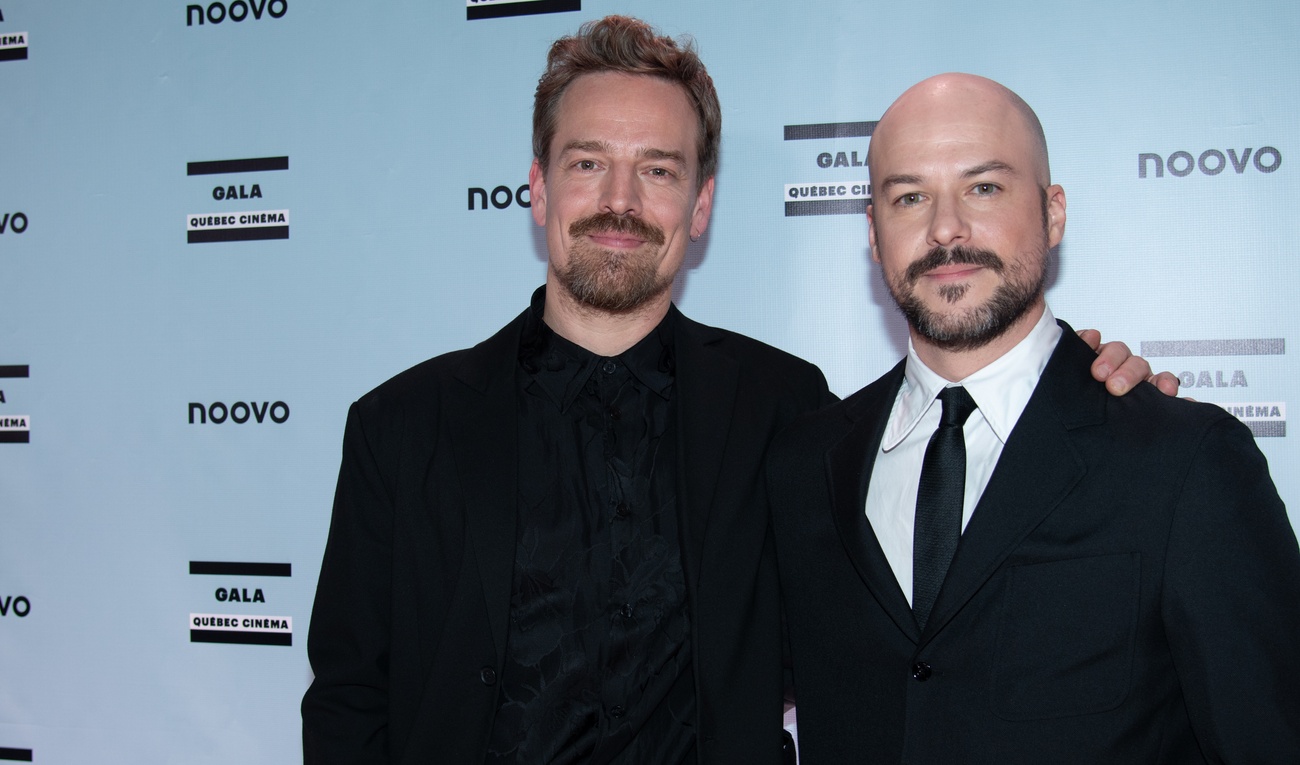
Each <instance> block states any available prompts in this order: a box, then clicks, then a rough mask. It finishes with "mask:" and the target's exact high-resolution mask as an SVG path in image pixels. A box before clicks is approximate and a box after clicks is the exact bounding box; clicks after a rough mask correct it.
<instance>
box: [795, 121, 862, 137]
mask: <svg viewBox="0 0 1300 765" xmlns="http://www.w3.org/2000/svg"><path fill="white" fill-rule="evenodd" d="M875 129H876V123H875V122H820V123H817V124H815V125H786V126H785V140H787V141H808V140H813V139H818V138H870V137H871V134H872V133H873V132H874V131H875Z"/></svg>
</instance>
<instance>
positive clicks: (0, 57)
mask: <svg viewBox="0 0 1300 765" xmlns="http://www.w3.org/2000/svg"><path fill="white" fill-rule="evenodd" d="M26 60H27V49H26V48H0V61H26ZM3 751H4V750H3V749H0V752H3ZM2 759H4V758H3V757H0V760H2Z"/></svg>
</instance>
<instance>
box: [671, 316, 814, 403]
mask: <svg viewBox="0 0 1300 765" xmlns="http://www.w3.org/2000/svg"><path fill="white" fill-rule="evenodd" d="M673 311H674V313H675V314H676V321H677V322H678V324H677V330H678V331H679V333H680V335H679V337H678V342H687V343H694V344H697V345H701V346H703V347H705V348H707V349H708V350H710V351H712V352H715V353H719V354H722V355H723V356H726V357H728V358H730V359H731V360H732V361H734V362H735V363H736V364H737V365H738V367H739V369H740V374H741V379H742V380H743V381H744V383H745V384H746V385H747V386H749V387H750V388H751V389H753V390H756V391H764V392H766V393H768V394H769V395H771V396H774V397H776V398H778V399H781V400H787V399H789V400H795V401H798V402H800V404H801V406H800V408H801V410H804V411H806V410H809V409H814V408H819V407H822V406H825V405H826V404H828V403H830V402H832V401H834V400H835V399H834V396H832V395H831V393H830V389H829V387H828V386H827V384H826V377H825V375H823V374H822V371H821V369H819V368H818V367H817V365H816V364H813V363H812V362H809V361H805V360H804V359H801V358H799V357H798V356H795V355H794V354H792V353H789V352H787V351H783V350H781V349H780V348H777V347H775V346H772V345H768V344H767V343H764V342H763V341H761V340H755V339H754V338H752V337H748V336H746V335H742V334H740V333H739V332H733V331H731V330H729V329H722V328H720V327H711V326H709V325H707V324H701V323H700V322H697V321H694V320H692V319H690V318H688V317H686V316H685V315H683V314H682V313H680V312H679V311H677V310H676V308H675V307H674V309H673Z"/></svg>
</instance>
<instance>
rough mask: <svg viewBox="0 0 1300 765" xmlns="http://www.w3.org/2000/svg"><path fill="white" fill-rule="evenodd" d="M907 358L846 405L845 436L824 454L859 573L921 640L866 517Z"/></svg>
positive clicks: (834, 504) (834, 507) (842, 530)
mask: <svg viewBox="0 0 1300 765" xmlns="http://www.w3.org/2000/svg"><path fill="white" fill-rule="evenodd" d="M905 363H906V362H900V363H899V364H898V365H897V366H895V367H894V368H893V369H892V370H891V371H890V372H889V373H888V374H886V375H885V376H883V377H881V378H880V379H879V380H877V381H876V382H874V383H872V384H871V385H870V386H868V387H867V388H864V389H863V390H862V391H860V392H858V393H857V394H855V395H854V396H853V397H852V398H851V399H850V400H849V401H848V402H846V404H845V413H846V415H847V419H848V422H847V423H846V427H847V431H846V432H845V434H844V437H843V438H841V439H840V440H839V441H837V442H836V443H835V444H833V445H832V446H831V448H830V449H828V450H827V452H826V470H827V480H828V483H829V485H830V490H831V513H832V515H833V516H834V519H835V528H836V530H837V531H838V532H839V535H840V539H841V541H842V542H843V543H844V549H845V551H846V552H847V553H848V556H849V560H850V561H852V563H853V567H854V568H855V569H857V572H858V576H860V577H862V581H863V582H864V583H865V584H866V585H867V588H868V589H870V590H871V593H872V595H873V596H874V597H875V598H876V600H877V601H878V602H879V603H880V605H881V607H882V608H883V609H884V610H885V613H887V614H889V618H890V619H892V620H893V621H894V623H895V624H897V625H898V628H899V629H900V630H902V631H903V633H904V634H905V635H907V636H908V637H909V638H911V639H912V640H914V641H915V640H917V639H918V634H917V628H916V620H915V619H913V618H912V609H911V608H910V607H909V606H908V604H907V598H906V597H905V596H904V595H903V591H902V590H901V589H900V588H899V586H898V578H897V577H895V576H894V570H893V569H892V568H890V566H889V561H888V559H886V558H885V553H884V551H883V550H882V549H881V548H880V542H879V541H878V540H877V539H876V534H875V532H874V531H873V530H872V528H871V522H870V521H868V520H867V514H866V501H867V486H868V484H869V483H870V481H871V471H872V469H873V468H874V466H875V455H876V451H877V450H878V449H879V448H880V441H881V439H882V438H883V437H884V434H885V425H886V423H887V422H888V421H889V412H890V410H891V409H892V408H893V404H894V398H895V396H896V395H897V393H898V387H899V386H900V385H901V384H902V381H903V369H904V364H905Z"/></svg>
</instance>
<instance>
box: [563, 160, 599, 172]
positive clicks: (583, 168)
mask: <svg viewBox="0 0 1300 765" xmlns="http://www.w3.org/2000/svg"><path fill="white" fill-rule="evenodd" d="M570 167H572V168H573V169H574V170H578V171H580V172H584V173H589V172H591V171H593V170H596V169H598V168H599V167H600V165H599V164H598V163H597V162H596V160H594V159H578V160H574V161H573V162H572V163H571V164H570Z"/></svg>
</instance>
